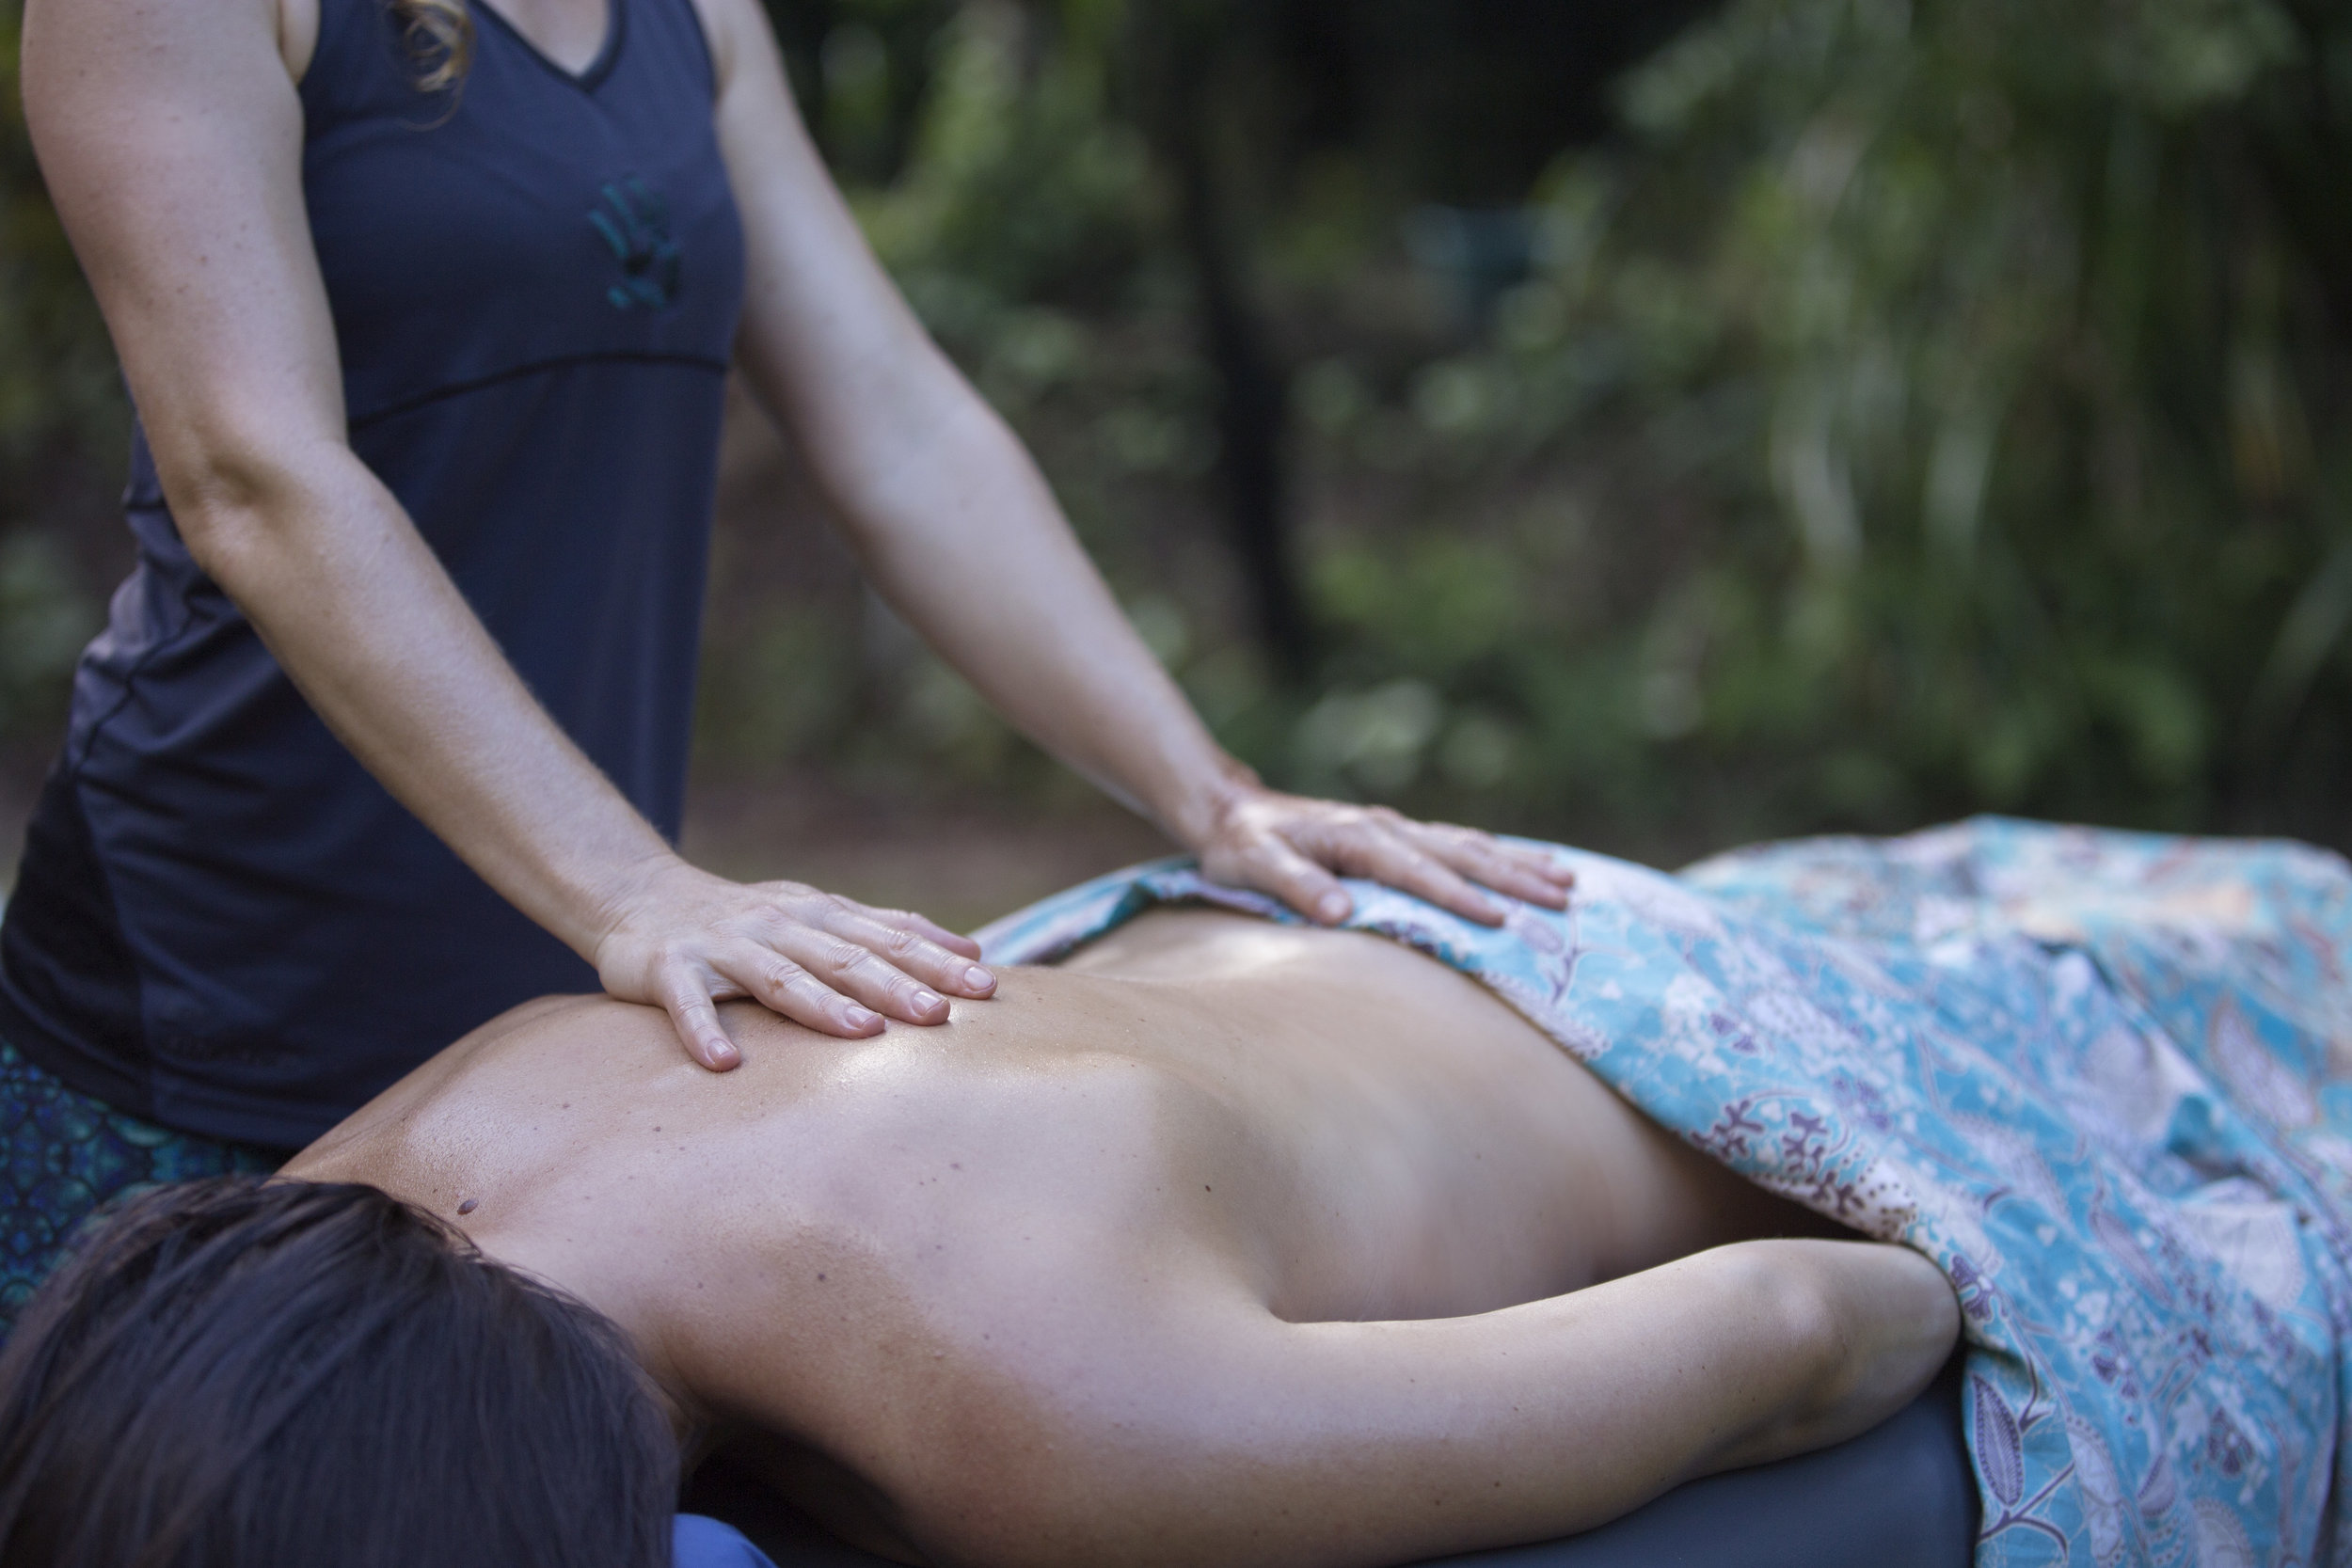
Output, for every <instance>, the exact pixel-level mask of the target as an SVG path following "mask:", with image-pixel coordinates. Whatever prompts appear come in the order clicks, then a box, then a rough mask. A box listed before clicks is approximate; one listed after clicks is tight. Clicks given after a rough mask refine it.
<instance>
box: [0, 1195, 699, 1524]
mask: <svg viewBox="0 0 2352 1568" xmlns="http://www.w3.org/2000/svg"><path fill="white" fill-rule="evenodd" d="M676 1492H677V1448H676V1444H675V1439H674V1438H673V1436H672V1434H671V1433H670V1430H669V1427H668V1424H667V1423H666V1422H665V1421H664V1420H663V1418H662V1417H661V1415H660V1410H659V1409H658V1408H657V1406H656V1404H655V1402H654V1400H653V1398H652V1395H651V1393H650V1390H649V1387H648V1385H647V1383H646V1380H645V1378H644V1373H643V1372H642V1371H641V1370H639V1369H638V1367H637V1364H636V1362H635V1361H634V1359H633V1358H632V1357H631V1355H630V1354H629V1352H628V1346H627V1343H626V1341H625V1340H624V1339H623V1338H622V1336H621V1333H620V1331H619V1330H618V1329H617V1328H615V1327H614V1326H613V1325H612V1323H611V1322H609V1321H608V1320H606V1319H604V1318H603V1317H600V1316H599V1315H597V1314H596V1312H594V1311H591V1310H590V1309H589V1308H588V1307H584V1306H582V1305H581V1304H580V1303H579V1302H577V1301H574V1300H572V1299H570V1298H569V1297H567V1296H564V1295H562V1294H559V1293H558V1292H556V1291H552V1290H549V1289H548V1288H547V1287H545V1286H543V1285H540V1284H537V1283H535V1282H534V1281H532V1280H531V1279H529V1278H526V1277H525V1276H523V1275H519V1274H516V1272H515V1271H513V1270H511V1269H508V1268H505V1267H503V1266H501V1265H500V1264H497V1263H494V1262H491V1261H489V1260H487V1259H484V1258H483V1257H482V1256H481V1255H480V1254H478V1253H476V1252H475V1251H473V1249H472V1248H471V1247H470V1246H469V1245H468V1244H467V1243H465V1242H464V1241H463V1240H462V1239H461V1238H459V1237H457V1236H455V1235H453V1233H452V1232H451V1231H450V1230H448V1229H447V1228H446V1227H443V1226H442V1225H441V1224H440V1223H439V1222H438V1221H437V1220H435V1219H434V1218H433V1217H432V1216H430V1215H428V1214H426V1213H424V1212H421V1211H420V1210H417V1209H415V1208H412V1207H410V1206H409V1205H407V1204H405V1203H401V1202H398V1201H397V1200H395V1199H393V1198H391V1197H389V1196H386V1195H384V1194H383V1193H380V1192H377V1191H376V1190H375V1189H374V1188H373V1187H361V1186H348V1185H319V1184H312V1183H306V1182H268V1183H263V1182H260V1181H257V1180H253V1179H250V1178H227V1179H223V1180H214V1181H201V1182H195V1183H191V1184H189V1185H186V1186H181V1187H169V1188H165V1189H163V1190H161V1191H159V1192H156V1193H153V1194H151V1195H149V1196H146V1197H144V1198H140V1199H138V1200H136V1201H135V1202H134V1203H132V1204H131V1205H129V1206H128V1207H127V1208H125V1209H124V1210H122V1211H121V1212H119V1213H118V1214H116V1215H115V1217H114V1218H113V1219H111V1220H110V1221H109V1222H107V1223H106V1224H105V1225H104V1226H103V1227H101V1228H100V1229H99V1230H98V1231H97V1232H96V1233H95V1234H93V1235H92V1236H91V1237H90V1238H89V1239H88V1240H87V1242H86V1243H83V1244H82V1246H81V1247H80V1248H79V1250H78V1251H77V1253H76V1255H75V1256H74V1258H73V1259H72V1261H71V1262H70V1263H69V1264H68V1265H67V1266H66V1268H65V1269H64V1270H63V1272H61V1273H60V1274H59V1275H57V1276H56V1278H54V1279H53V1280H51V1281H50V1282H49V1283H48V1284H47V1285H46V1286H44V1287H43V1288H42V1289H41V1291H40V1292H39V1293H38V1294H37V1295H36V1296H35V1297H34V1298H33V1300H32V1302H31V1303H30V1304H29V1305H28V1306H27V1307H26V1309H25V1313H24V1319H23V1320H22V1322H21V1323H19V1324H18V1327H17V1330H16V1333H15V1335H14V1337H13V1338H11V1340H10V1341H9V1343H8V1348H7V1351H6V1352H5V1354H0V1568H37V1565H38V1568H316V1565H317V1564H320V1563H326V1562H331V1563H335V1564H337V1565H338V1568H415V1565H417V1564H421V1563H430V1564H433V1565H434V1568H667V1564H668V1562H669V1559H670V1551H671V1545H670V1521H671V1518H672V1516H673V1514H674V1512H675V1506H676Z"/></svg>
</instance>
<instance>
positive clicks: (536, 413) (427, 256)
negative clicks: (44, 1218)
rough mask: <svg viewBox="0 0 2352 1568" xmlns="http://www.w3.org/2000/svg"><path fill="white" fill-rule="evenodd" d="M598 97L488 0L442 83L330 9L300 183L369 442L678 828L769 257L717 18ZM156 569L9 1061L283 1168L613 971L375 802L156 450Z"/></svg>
mask: <svg viewBox="0 0 2352 1568" xmlns="http://www.w3.org/2000/svg"><path fill="white" fill-rule="evenodd" d="M608 4H609V7H610V16H611V21H610V24H609V30H608V36H607V39H606V41H605V44H604V48H603V51H602V53H601V55H599V56H598V58H597V59H596V63H595V64H594V65H592V66H591V67H590V68H589V69H588V70H587V71H585V72H584V73H582V74H580V75H578V76H574V75H571V74H569V73H568V72H565V71H562V70H561V69H559V68H557V67H556V66H555V65H554V64H552V63H551V62H550V61H548V59H547V58H546V57H545V56H544V55H540V54H539V53H538V52H537V51H536V50H535V49H533V48H532V46H531V44H530V43H528V42H527V41H526V40H524V39H523V38H522V37H521V35H520V34H518V33H516V32H515V31H514V30H513V29H512V28H511V27H509V26H507V25H506V24H504V23H503V22H502V21H501V19H500V18H499V17H498V16H497V15H496V14H495V13H493V12H491V11H489V10H488V9H487V8H485V7H482V6H476V7H475V8H474V9H473V15H474V18H475V32H476V40H477V42H476V48H475V52H474V59H473V65H472V70H471V72H470V73H469V76H468V77H467V79H466V81H465V83H464V85H463V87H462V88H461V89H459V90H458V91H457V92H456V93H455V94H454V95H447V94H444V95H440V96H437V97H428V96H426V95H425V94H423V93H421V92H420V91H418V90H417V88H416V87H414V86H413V85H412V83H413V78H414V73H415V66H414V64H413V62H412V61H411V60H410V59H409V58H408V57H407V56H406V55H405V53H404V51H403V48H402V42H401V39H400V36H399V32H398V29H397V26H396V24H395V23H394V21H393V19H392V18H391V17H390V15H389V13H388V11H387V10H386V9H385V8H384V6H383V5H382V3H381V0H323V4H322V12H323V14H322V16H321V19H320V36H319V42H318V47H317V52H316V55H315V56H314V58H313V59H312V61H311V64H310V71H309V72H308V74H307V75H306V76H305V78H304V80H303V83H302V89H301V94H302V103H303V108H304V112H305V116H306V130H305V135H306V145H305V149H304V154H303V191H304V196H305V198H306V199H307V201H308V203H309V208H310V228H311V232H312V236H313V238H314V240H315V243H316V245H317V249H318V257H319V263H320V266H321V269H322V271H323V273H324V275H325V278H326V294H327V299H328V302H329V304H330V306H331V307H332V309H333V312H334V321H335V333H336V338H337V341H338V343H339V345H340V347H341V350H342V371H343V386H344V393H345V398H346V405H347V408H348V412H349V417H350V432H351V443H352V446H353V449H354V450H355V451H357V452H358V456H359V457H360V459H361V460H362V461H363V462H365V463H366V464H367V466H368V467H370V468H371V469H373V471H374V473H375V474H376V475H377V476H378V477H379V478H381V479H382V480H383V482H384V483H386V484H387V485H388V486H389V488H390V489H391V491H392V493H393V494H394V495H396V496H397V497H399V499H400V500H401V503H402V504H403V505H404V506H405V507H406V508H407V510H408V514H409V515H410V516H411V517H413V518H415V519H416V523H417V527H418V528H419V529H420V530H421V531H422V533H423V535H424V538H425V539H426V541H427V542H428V543H429V544H430V545H431V546H432V547H433V549H434V551H435V552H436V553H437V555H438V556H439V558H440V560H441V562H442V563H443V564H444V565H445V566H446V567H447V568H448V570H449V572H450V575H451V576H452V577H453V578H454V579H455V581H456V584H457V587H458V589H459V590H460V591H461V592H462V593H463V594H465V596H466V599H467V601H468V602H469V604H471V605H472V607H473V609H474V611H475V612H476V613H477V614H478V615H480V617H481V618H482V620H483V622H484V624H485V626H488V628H489V631H490V634H491V636H492V637H494V638H495V639H496V640H497V641H498V643H499V645H500V646H501V648H502V649H504V650H505V653H506V657H508V658H509V659H510V660H512V661H513V663H514V665H515V667H516V670H518V671H519V672H520V673H521V674H522V677H523V679H524V681H525V682H527V683H528V684H529V686H530V688H531V689H532V691H533V692H534V693H536V694H537V696H538V698H539V700H540V702H542V703H543V704H545V705H546V706H547V708H548V711H549V712H550V713H551V714H553V716H554V718H555V721H556V722H558V723H559V724H561V725H562V726H563V727H564V730H565V731H566V732H567V733H568V734H569V735H570V736H572V738H573V739H574V740H576V741H577V742H579V744H580V747H581V748H582V749H583V750H584V751H585V752H587V754H588V755H589V756H590V757H591V758H592V759H593V760H594V761H595V762H596V765H597V766H598V767H599V768H603V769H604V771H605V773H606V774H607V775H608V776H609V777H610V778H611V779H612V782H613V783H614V784H617V785H618V786H619V787H620V789H621V791H622V792H623V793H624V794H625V795H627V796H628V799H629V800H631V801H633V802H634V803H635V804H636V805H637V807H638V809H639V810H641V811H643V812H644V814H645V815H646V816H647V817H648V818H650V819H651V820H652V821H653V823H654V824H655V825H656V826H657V827H658V828H660V830H661V831H662V832H665V833H667V834H670V835H672V836H675V833H676V832H677V827H678V817H679V813H680V809H681V803H682V796H683V792H684V787H685V772H686V761H687V745H688V736H689V730H690V725H691V715H692V706H693V688H694V665H695V654H696V643H697V640H698V637H699V630H700V618H701V603H702V595H703V591H704V573H705V565H706V558H707V551H708V538H709V526H710V511H711V503H712V492H713V488H714V485H715V483H716V468H717V453H718V434H719V418H720V409H721V404H722V400H723V390H724V378H725V375H726V370H727V365H728V361H729V358H730V356H731V352H732V345H733V340H734V337H735V328H736V319H737V315H738V313H739V306H740V302H741V296H742V281H743V258H742V234H741V230H740V228H739V223H738V219H737V214H736V210H735V205H734V202H733V199H732V198H731V196H730V194H729V191H728V186H727V179H726V171H725V168H724V167H723V165H722V162H721V159H720V154H719V148H718V143H717V138H716V135H715V132H714V129H713V126H712V100H713V93H714V81H713V74H712V67H711V62H710V56H709V53H708V50H707V43H706V40H705V39H704V37H703V34H702V29H701V26H700V23H699V19H698V18H697V17H696V15H695V13H694V11H693V9H692V6H691V0H608ZM125 503H126V506H127V509H128V512H129V516H130V524H131V528H132V531H133V532H134V533H135V535H136V537H137V542H138V549H139V556H138V565H137V568H136V570H135V571H134V572H133V574H132V576H131V577H130V578H129V579H128V580H127V581H125V582H124V583H123V585H122V587H121V588H120V589H119V591H118V592H117V594H116V595H115V598H114V604H113V609H112V612H111V615H110V617H109V623H108V626H107V627H106V629H105V631H104V632H103V633H102V634H101V635H100V636H99V638H98V639H97V640H96V641H93V642H92V643H91V644H90V646H89V649H88V651H87V653H86V654H85V655H84V656H83V658H82V661H81V665H80V667H79V669H78V671H77V673H76V676H75V683H74V690H73V705H72V721H71V724H70V726H69V729H68V732H67V737H66V743H65V748H64V751H63V752H62V754H61V755H60V757H59V759H58V761H57V764H56V767H55V768H53V769H52V770H51V773H50V777H49V781H48V784H47V785H46V787H45V788H44V790H43V792H42V796H41V800H40V807H39V809H38V812H37V814H36V816H35V818H34V820H33V823H32V826H31V829H30V831H29V832H28V834H27V838H26V844H25V849H24V859H23V862H22V864H21V868H20V870H19V874H18V881H17V888H16V893H15V895H14V896H13V897H12V898H11V899H10V901H9V903H8V911H7V917H6V925H5V928H4V929H0V1037H5V1038H6V1039H8V1041H9V1042H11V1043H12V1044H14V1045H15V1046H16V1047H17V1048H18V1049H19V1050H21V1051H22V1052H24V1054H25V1055H27V1056H29V1057H31V1058H32V1059H33V1060H34V1061H36V1062H38V1063H39V1064H40V1065H41V1066H42V1067H44V1068H46V1069H49V1070H50V1071H51V1072H53V1073H55V1074H56V1075H57V1076H58V1077H60V1078H62V1079H64V1080H65V1081H66V1082H67V1083H68V1084H70V1085H72V1086H74V1087H75V1088H78V1089H81V1090H83V1091H84V1092H86V1093H88V1094H92V1095H95V1096H97V1097H98V1098H100V1099H102V1100H104V1101H109V1102H111V1103H113V1104H114V1105H116V1106H118V1107H119V1108H121V1109H123V1110H125V1111H129V1112H131V1113H133V1114H135V1115H137V1116H141V1117H148V1118H149V1119H151V1120H153V1121H156V1122H160V1123H162V1124H163V1125H165V1126H167V1127H172V1128H176V1129H180V1130H182V1131H185V1132H196V1133H202V1134H206V1135H209V1136H213V1137H220V1138H230V1139H238V1140H246V1141H252V1142H259V1143H265V1144H277V1145H285V1146H293V1145H299V1144H302V1143H305V1142H307V1141H309V1140H310V1138H312V1137H314V1136H316V1135H317V1134H318V1133H319V1132H323V1131H324V1130H326V1128H327V1127H329V1126H331V1125H333V1124H334V1123H335V1122H336V1121H337V1120H339V1119H340V1118H341V1117H343V1116H345V1115H347V1114H348V1113H349V1112H350V1111H351V1110H352V1109H353V1108H354V1107H356V1106H358V1104H360V1103H361V1102H362V1101H365V1100H367V1099H368V1098H369V1097H370V1096H372V1095H373V1094H374V1093H375V1092H376V1091H377V1090H379V1089H381V1088H383V1087H384V1086H385V1085H388V1084H389V1083H390V1082H391V1081H392V1080H393V1079H395V1078H397V1077H399V1076H400V1075H401V1074H402V1073H404V1072H405V1071H407V1070H408V1069H410V1068H412V1067H414V1066H416V1065H417V1064H418V1063H419V1062H421V1060H423V1059H424V1058H425V1057H426V1056H427V1055H429V1054H431V1053H433V1052H435V1051H437V1050H438V1049H439V1048H440V1047H441V1046H443V1045H445V1044H447V1043H448V1042H449V1041H451V1040H452V1039H454V1038H455V1037H457V1036H459V1035H461V1034H463V1033H465V1032H466V1031H467V1030H469V1029H470V1028H472V1027H473V1026H475V1025H476V1024H479V1023H481V1022H483V1021H485V1019H488V1018H490V1017H492V1016H493V1015H495V1014H496V1013H498V1012H500V1011H501V1010H503V1009H504V1008H506V1007H508V1006H513V1005H514V1004H516V1003H517V1002H520V1001H523V1000H526V999H527V998H530V997H532V996H537V995H541V994H544V993H546V992H548V991H577V990H594V989H595V988H596V976H595V974H593V972H592V971H591V970H590V969H589V967H588V966H587V965H586V964H584V963H582V962H581V961H580V959H579V958H577V957H575V956H574V955H573V954H572V953H571V952H570V951H569V950H568V949H566V948H564V946H563V945H562V944H561V943H559V942H556V941H555V940H554V939H553V938H552V937H550V936H548V935H547V934H546V933H545V932H544V931H542V930H540V929H539V928H538V927H535V926H533V925H532V923H531V922H530V921H528V920H526V919H525V918H524V917H523V916H522V915H521V914H519V913H518V912H516V911H515V910H514V909H513V908H512V907H511V906H510V905H508V904H507V903H505V901H504V900H502V899H501V898H500V897H499V895H497V894H495V893H493V892H492V891H491V890H490V888H489V887H488V886H487V885H486V884H485V883H484V882H483V881H482V880H481V879H479V878H477V877H476V876H475V875H474V874H473V873H472V872H471V871H470V870H469V869H468V868H467V867H466V866H465V865H464V864H463V863H460V862H459V861H458V860H457V858H456V857H455V856H454V855H453V854H452V853H451V851H450V850H449V849H448V848H447V847H444V846H443V845H442V844H441V843H440V842H439V841H438V840H437V839H436V838H435V837H434V836H433V835H432V834H431V833H430V832H427V831H426V830H425V828H424V827H423V826H422V825H421V823H420V822H419V821H418V820H417V819H416V818H415V817H414V816H410V815H409V814H408V812H407V811H406V810H405V808H403V807H402V806H401V805H399V804H398V803H397V802H396V801H394V800H392V799H391V797H390V796H389V794H387V793H386V792H385V790H384V788H383V786H382V785H380V784H377V783H376V782H375V781H374V779H373V777H371V776H370V775H369V774H368V773H367V772H366V771H365V770H364V769H363V768H360V766H359V765H358V762H357V761H356V760H355V759H354V758H353V757H352V755H351V753H350V752H347V751H345V750H344V749H343V747H342V744H341V743H340V742H338V741H337V740H336V739H335V738H334V736H332V735H330V734H329V733H328V731H327V730H326V726H325V725H324V724H322V723H321V722H320V721H319V719H318V717H317V715H316V714H314V713H313V712H312V711H311V710H310V706H309V705H307V704H306V703H305V702H304V700H303V699H302V697H301V696H300V695H299V694H298V693H297V692H296V691H295V689H294V687H293V686H292V684H290V683H289V682H288V680H287V678H286V675H285V673H284V672H283V671H281V670H280V669H279V668H278V664H277V662H276V661H275V660H274V659H273V658H272V657H270V654H269V652H268V651H267V650H266V649H265V648H263V647H262V643H261V641H260V640H259V639H258V638H257V637H256V636H255V634H254V632H253V629H252V627H251V626H249V625H248V624H247V623H246V619H245V617H244V616H243V615H242V614H240V613H239V612H238V610H237V608H236V606H235V605H234V604H232V603H231V602H230V600H229V598H228V597H227V596H226V595H225V594H222V592H221V591H220V589H219V588H218V587H216V586H215V584H214V583H212V582H211V581H210V580H209V579H207V578H206V577H205V576H204V574H203V573H202V572H201V571H199V569H198V568H197V567H196V565H195V563H194V562H192V561H191V560H190V559H189V556H188V552H187V550H186V548H185V546H183V545H182V543H181V540H180V535H179V532H178V530H177V529H176V528H175V527H174V526H173V523H172V518H171V515H170V513H169V511H168V510H167V507H166V505H165V502H164V498H163V492H162V489H161V487H160V486H159V485H158V484H157V483H156V479H155V471H154V466H153V463H152V461H151V458H150V456H149V454H148V451H147V447H146V443H145V441H144V439H135V442H134V448H133V453H132V471H131V483H130V488H129V492H128V494H127V496H126V502H125Z"/></svg>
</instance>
